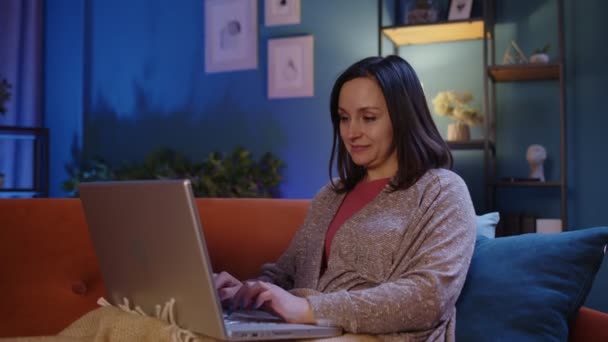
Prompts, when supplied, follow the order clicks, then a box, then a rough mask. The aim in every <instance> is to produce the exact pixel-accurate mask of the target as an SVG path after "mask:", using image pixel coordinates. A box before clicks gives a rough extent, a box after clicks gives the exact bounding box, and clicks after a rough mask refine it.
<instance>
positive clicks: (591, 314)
mask: <svg viewBox="0 0 608 342" xmlns="http://www.w3.org/2000/svg"><path fill="white" fill-rule="evenodd" d="M575 341H577V342H582V341H585V342H594V341H598V342H599V341H608V313H604V312H600V311H597V310H593V309H590V308H587V307H582V308H581V309H580V310H579V312H578V315H577V316H576V318H575V320H574V322H573V323H572V324H570V342H575Z"/></svg>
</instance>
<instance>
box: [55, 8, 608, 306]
mask: <svg viewBox="0 0 608 342" xmlns="http://www.w3.org/2000/svg"><path fill="white" fill-rule="evenodd" d="M87 3H88V4H89V5H88V6H89V7H87V8H85V7H83V5H74V4H73V2H72V1H68V0H47V11H46V13H47V24H46V25H47V31H46V32H47V46H46V54H47V56H46V57H47V58H46V64H47V65H46V70H47V74H46V78H47V80H46V84H47V85H46V95H47V98H46V121H47V125H48V127H50V128H51V193H52V195H53V196H62V195H64V194H63V193H62V192H61V190H60V184H61V182H62V181H63V180H64V179H65V177H66V176H65V172H64V165H65V164H66V163H67V162H68V161H69V160H70V159H71V155H70V151H71V149H72V148H73V147H78V148H82V149H83V150H84V152H85V155H87V156H89V157H90V156H94V155H99V156H102V157H104V158H105V159H107V160H108V161H110V162H115V163H119V162H122V161H127V160H139V159H142V158H143V156H144V155H145V154H146V153H147V152H149V151H151V150H153V149H155V148H156V147H160V146H166V147H173V148H175V149H178V150H180V151H182V152H184V153H186V154H187V155H188V156H190V157H191V158H192V159H195V160H200V159H202V158H204V156H205V155H206V154H207V153H208V152H209V151H215V150H218V151H223V152H229V151H231V150H232V149H233V148H234V147H236V146H237V145H242V146H245V147H247V148H248V149H250V150H251V151H252V152H254V154H255V155H256V156H259V155H261V154H262V153H264V152H266V151H271V152H273V153H275V154H277V155H278V156H279V157H280V158H282V159H283V160H285V161H286V163H287V168H286V169H285V172H284V176H285V180H284V182H283V184H282V188H281V190H282V195H283V197H288V198H310V197H311V196H313V195H314V193H315V192H316V191H317V189H318V188H319V187H320V186H322V185H323V184H324V183H325V182H326V181H327V160H328V156H329V148H330V145H331V129H330V123H329V114H328V94H329V91H330V88H331V85H332V83H333V80H334V79H335V77H336V76H337V74H338V73H339V72H340V71H341V70H343V69H344V68H345V67H346V66H348V65H349V64H351V63H352V62H354V61H355V60H357V59H360V58H362V57H364V56H368V55H375V54H377V52H378V46H377V4H376V1H372V0H332V1H324V0H303V1H302V23H301V24H300V25H290V26H278V27H265V26H264V25H263V22H264V19H263V1H259V7H258V18H259V20H258V21H259V23H260V25H259V67H258V69H255V70H248V71H236V72H227V73H219V74H205V72H204V32H203V26H204V20H203V18H204V12H203V10H204V8H203V7H204V6H203V3H204V2H203V1H201V0H180V1H174V2H173V1H166V0H164V1H163V0H130V1H128V2H122V1H119V0H105V1H104V0H91V1H89V2H87ZM389 3H390V1H389ZM501 3H502V4H505V5H504V6H499V8H498V9H499V17H500V18H502V19H503V20H504V23H503V24H501V25H500V26H499V27H498V28H497V33H498V35H497V42H498V45H497V49H496V52H497V58H498V59H499V60H500V59H501V57H502V53H503V52H504V49H505V47H506V44H507V43H508V41H509V39H511V38H515V39H516V40H517V42H518V44H520V46H521V47H522V49H523V50H524V51H525V52H526V53H530V51H531V50H532V49H533V48H534V47H538V46H542V45H543V44H544V43H545V42H547V41H548V42H551V43H552V48H553V50H552V54H553V55H554V54H555V53H556V49H555V48H556V47H557V37H556V36H555V34H554V31H555V26H552V25H554V24H553V23H554V22H555V19H554V17H553V15H554V13H555V6H554V5H552V3H553V0H535V1H528V2H517V4H516V5H514V4H513V2H504V1H503V2H501ZM507 3H510V4H509V5H506V4H507ZM385 13H386V14H387V16H390V15H391V13H390V10H389V9H386V10H385ZM605 13H608V3H606V2H604V1H601V0H592V1H587V2H584V3H582V2H576V1H574V0H567V1H566V26H565V27H566V38H567V39H566V48H567V54H566V60H567V84H568V88H567V108H568V115H569V120H568V157H569V158H568V162H569V167H568V182H569V193H568V196H569V219H570V225H571V226H572V227H589V226H595V225H602V224H604V225H605V224H606V223H607V221H608V218H607V217H606V214H605V213H603V212H602V207H601V203H603V197H604V196H603V195H604V194H606V193H608V182H606V181H605V180H604V179H605V178H604V177H603V173H602V171H603V170H604V169H605V168H606V167H608V161H606V159H605V158H603V157H601V156H602V155H604V154H605V153H602V152H601V151H600V150H599V146H602V141H601V139H602V135H603V134H604V132H605V127H608V115H605V113H603V112H604V110H603V107H604V106H603V101H602V97H601V96H602V89H603V87H602V85H603V82H605V80H606V79H608V78H607V76H608V67H606V66H605V60H606V57H608V47H606V46H605V45H602V44H600V40H599V38H598V37H597V34H596V32H603V31H605V29H606V28H607V25H608V24H606V21H605V20H604V14H605ZM388 20H389V21H390V18H388ZM602 29H603V30H602ZM301 34H312V35H314V39H315V96H314V97H312V98H303V99H287V100H268V99H267V96H266V86H267V84H266V73H267V68H266V64H267V62H266V59H267V53H266V46H267V42H268V39H269V38H275V37H283V36H293V35H301ZM383 46H384V49H383V52H384V53H390V52H391V51H392V50H391V47H390V44H387V43H386V42H385V43H384V44H383ZM481 49H482V45H481V42H479V41H475V42H463V43H446V44H435V45H429V46H416V47H406V48H401V49H399V53H400V54H401V55H402V56H404V57H405V58H406V59H408V60H409V61H410V62H411V63H412V64H413V66H414V68H415V69H416V70H417V71H418V73H419V75H420V77H421V79H422V81H423V83H424V87H425V90H426V92H427V96H428V99H429V100H430V99H432V97H433V96H434V95H435V94H436V92H437V91H439V90H444V89H450V88H456V89H468V90H471V91H472V92H473V93H474V94H475V97H476V101H478V102H477V103H478V104H479V105H481V100H482V98H481V94H482V87H483V85H482V80H483V73H482V72H483V71H482V68H481V51H482V50H481ZM591 52H593V53H591ZM497 90H498V91H499V96H498V99H499V103H498V107H499V115H500V117H499V121H498V127H499V130H498V139H499V156H500V157H499V159H498V163H499V167H500V170H501V172H503V175H515V174H521V175H525V174H526V173H527V164H526V163H525V159H524V155H525V148H526V147H527V146H528V145H529V144H530V143H533V142H539V143H541V144H543V145H545V146H546V147H547V148H548V150H549V155H550V160H549V161H548V165H547V167H548V170H547V175H548V176H549V177H550V178H552V179H555V178H557V177H559V172H560V170H559V167H558V165H559V159H558V158H556V157H557V156H558V154H559V153H558V152H559V143H558V140H556V133H555V132H556V130H557V129H558V126H557V120H556V118H557V110H558V109H557V107H556V106H555V103H556V98H557V96H558V93H557V88H556V85H555V84H554V83H553V84H551V83H544V82H541V83H534V84H526V85H521V84H519V85H512V84H504V85H500V86H499V88H498V89H497ZM554 100H555V101H554ZM437 123H438V126H439V128H440V130H441V131H442V132H445V129H446V126H447V123H448V121H447V119H445V118H437ZM473 134H474V135H477V136H479V135H480V134H481V132H480V130H479V129H477V130H474V131H473ZM455 156H456V158H457V160H456V169H457V171H458V172H459V173H461V174H462V175H463V177H464V178H465V180H467V182H468V184H469V187H470V188H471V193H472V195H473V198H474V200H475V202H476V204H477V206H478V210H479V211H483V205H482V203H483V186H482V184H480V182H479V181H478V180H479V179H480V178H481V175H482V171H481V170H482V166H483V164H482V160H481V153H480V152H456V153H455ZM558 195H559V194H558V193H557V192H553V193H552V192H551V190H549V191H548V192H547V191H544V190H543V191H542V192H534V193H531V192H514V193H509V194H506V196H505V197H504V198H506V199H507V200H506V203H501V204H502V205H503V206H504V207H505V208H510V207H512V208H514V209H517V204H518V203H525V204H526V205H536V206H537V205H538V203H542V204H541V205H540V206H541V210H543V211H544V212H547V213H549V214H550V215H557V213H555V211H556V209H558V206H559V202H558V201H557V200H556V198H557V196H558ZM503 202H504V201H503ZM598 284H601V285H598ZM606 284H608V265H604V267H603V268H602V271H601V272H600V274H599V275H598V281H597V282H596V287H595V288H594V289H593V290H592V292H591V295H590V297H589V301H588V305H590V306H592V307H595V308H598V309H601V310H603V311H608V296H606V294H605V293H604V292H603V289H600V286H604V287H605V286H606Z"/></svg>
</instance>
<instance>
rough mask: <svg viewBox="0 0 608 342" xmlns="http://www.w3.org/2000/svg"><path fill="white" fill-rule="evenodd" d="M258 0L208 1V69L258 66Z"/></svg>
mask: <svg viewBox="0 0 608 342" xmlns="http://www.w3.org/2000/svg"><path fill="white" fill-rule="evenodd" d="M257 18H258V15H257V1H255V0H207V1H205V71H206V72H207V73H212V72H222V71H233V70H244V69H256V68H257V67H258V22H257Z"/></svg>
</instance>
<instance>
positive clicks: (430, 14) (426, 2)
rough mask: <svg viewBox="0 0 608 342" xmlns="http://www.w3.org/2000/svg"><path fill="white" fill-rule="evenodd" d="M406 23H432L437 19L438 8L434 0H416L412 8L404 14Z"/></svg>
mask: <svg viewBox="0 0 608 342" xmlns="http://www.w3.org/2000/svg"><path fill="white" fill-rule="evenodd" d="M406 18H407V20H406V24H408V25H415V24H427V23H434V22H436V21H437V20H438V19H439V9H438V5H437V1H436V0H416V3H415V4H414V8H410V9H409V10H408V11H407V14H406Z"/></svg>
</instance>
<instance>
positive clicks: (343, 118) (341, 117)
mask: <svg viewBox="0 0 608 342" xmlns="http://www.w3.org/2000/svg"><path fill="white" fill-rule="evenodd" d="M340 121H348V116H340Z"/></svg>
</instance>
